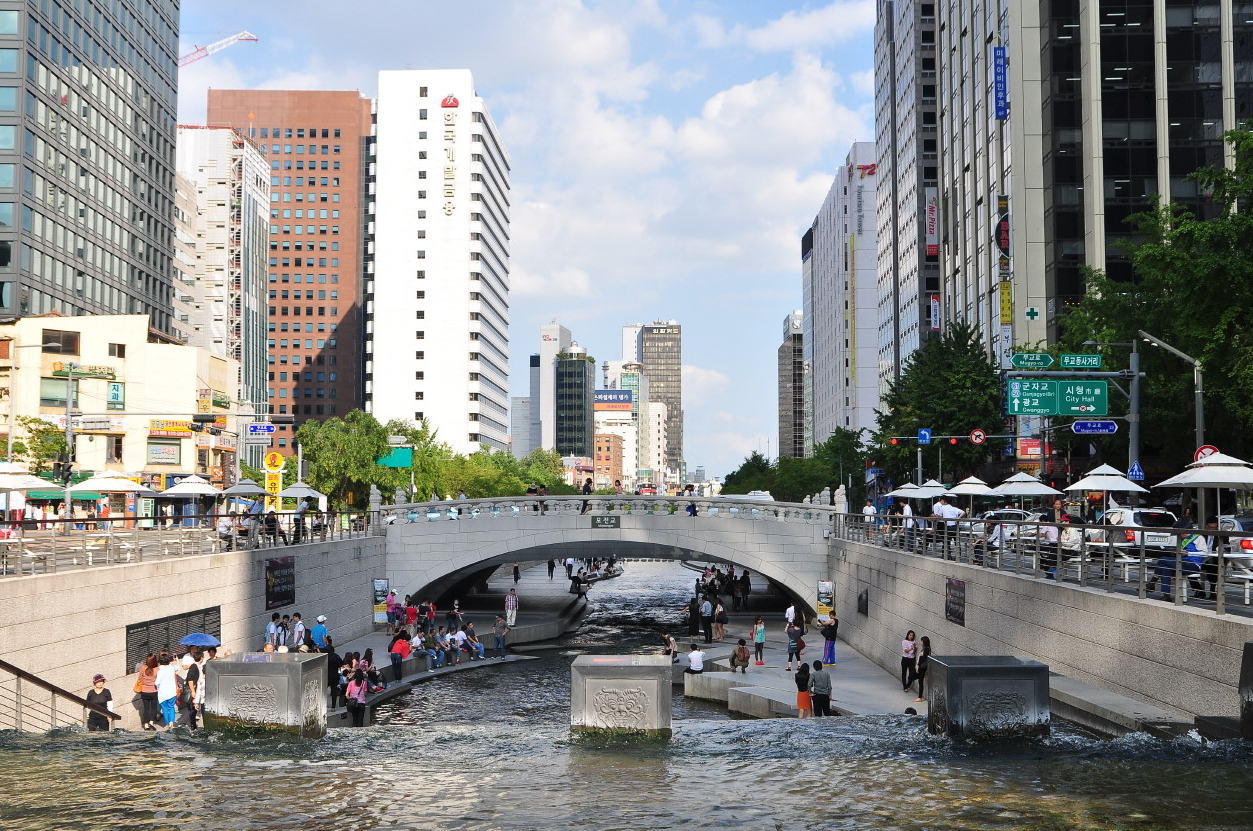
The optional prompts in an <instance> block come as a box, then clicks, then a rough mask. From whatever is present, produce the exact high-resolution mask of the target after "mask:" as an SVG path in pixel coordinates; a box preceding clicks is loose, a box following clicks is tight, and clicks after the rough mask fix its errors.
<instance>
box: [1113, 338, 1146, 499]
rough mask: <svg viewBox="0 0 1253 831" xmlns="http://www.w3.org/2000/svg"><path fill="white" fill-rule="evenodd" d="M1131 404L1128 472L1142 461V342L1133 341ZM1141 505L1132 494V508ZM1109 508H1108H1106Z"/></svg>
mask: <svg viewBox="0 0 1253 831" xmlns="http://www.w3.org/2000/svg"><path fill="white" fill-rule="evenodd" d="M1130 365H1131V383H1130V384H1129V385H1128V386H1130V396H1129V397H1130V399H1131V401H1130V403H1129V405H1128V407H1127V470H1128V471H1130V470H1131V466H1132V465H1133V464H1135V463H1136V462H1138V461H1140V341H1139V339H1138V338H1132V339H1131V364H1130ZM1139 504H1140V495H1139V494H1138V493H1134V492H1133V493H1132V494H1131V506H1132V507H1133V508H1134V507H1137V506H1139ZM1106 507H1108V506H1106Z"/></svg>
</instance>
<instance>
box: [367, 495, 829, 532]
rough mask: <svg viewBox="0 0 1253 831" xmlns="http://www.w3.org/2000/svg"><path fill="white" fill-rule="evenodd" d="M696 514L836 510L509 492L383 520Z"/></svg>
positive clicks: (809, 514)
mask: <svg viewBox="0 0 1253 831" xmlns="http://www.w3.org/2000/svg"><path fill="white" fill-rule="evenodd" d="M690 511H694V512H695V514H694V515H695V516H705V517H715V518H718V519H741V520H755V521H766V520H771V521H777V522H801V523H805V524H807V525H829V524H830V523H831V522H832V517H833V516H835V513H834V510H833V509H832V508H830V507H824V506H822V505H806V504H791V503H784V502H755V501H749V500H734V499H720V498H717V497H703V498H695V499H693V498H689V497H684V496H510V497H500V498H496V499H456V500H452V501H437V502H413V503H407V504H401V505H391V506H387V507H385V508H384V509H383V514H384V520H383V521H384V523H385V524H391V523H396V522H428V521H429V522H434V521H436V520H441V519H471V520H473V519H494V518H496V517H501V516H506V517H508V516H522V515H524V514H527V515H556V516H572V515H579V514H593V515H597V514H599V515H606V514H608V515H613V514H618V515H632V514H635V515H642V516H680V517H683V516H691V515H693V514H691V513H690Z"/></svg>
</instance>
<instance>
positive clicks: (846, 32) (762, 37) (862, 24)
mask: <svg viewBox="0 0 1253 831" xmlns="http://www.w3.org/2000/svg"><path fill="white" fill-rule="evenodd" d="M874 22H875V3H874V0H837V2H835V3H832V4H831V5H829V6H824V7H823V8H820V9H813V10H810V11H804V12H797V11H789V12H787V13H786V14H784V15H783V16H782V17H779V18H777V19H775V20H772V21H770V22H769V23H767V24H766V25H765V26H761V27H759V28H756V29H749V28H745V27H743V26H736V27H734V28H733V29H732V31H731V33H730V36H729V40H730V41H732V42H740V43H743V44H745V45H746V46H748V47H749V48H750V49H754V50H756V51H758V52H786V51H790V50H793V49H811V48H815V47H827V46H834V45H835V44H838V43H844V42H846V41H849V40H852V39H854V38H857V37H862V36H864V35H865V34H866V33H867V32H872V31H874Z"/></svg>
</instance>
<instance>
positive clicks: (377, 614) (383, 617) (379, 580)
mask: <svg viewBox="0 0 1253 831" xmlns="http://www.w3.org/2000/svg"><path fill="white" fill-rule="evenodd" d="M389 592H391V581H390V580H388V579H387V578H386V577H376V578H374V622H375V623H387V595H388V593H389Z"/></svg>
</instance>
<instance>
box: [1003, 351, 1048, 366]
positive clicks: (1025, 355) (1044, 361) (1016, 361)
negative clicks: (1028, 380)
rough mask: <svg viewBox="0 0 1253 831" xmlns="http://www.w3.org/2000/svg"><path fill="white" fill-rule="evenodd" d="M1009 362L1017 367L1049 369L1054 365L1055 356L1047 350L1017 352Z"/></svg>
mask: <svg viewBox="0 0 1253 831" xmlns="http://www.w3.org/2000/svg"><path fill="white" fill-rule="evenodd" d="M1009 362H1010V363H1011V364H1013V366H1014V368H1015V369H1048V368H1049V367H1051V366H1052V365H1053V356H1052V355H1050V354H1048V353H1047V352H1015V353H1014V357H1012V358H1010V359H1009Z"/></svg>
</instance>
